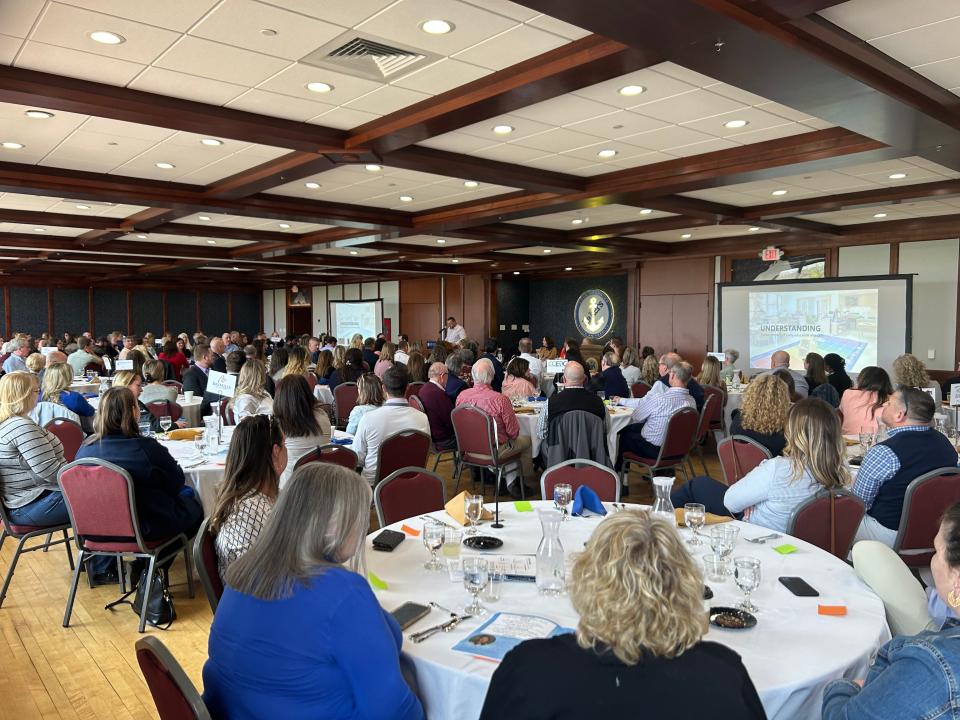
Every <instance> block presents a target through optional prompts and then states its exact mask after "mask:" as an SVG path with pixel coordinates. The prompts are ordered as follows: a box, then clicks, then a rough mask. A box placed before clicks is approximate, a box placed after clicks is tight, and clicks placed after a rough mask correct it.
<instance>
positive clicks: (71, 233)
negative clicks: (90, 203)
mask: <svg viewBox="0 0 960 720" xmlns="http://www.w3.org/2000/svg"><path fill="white" fill-rule="evenodd" d="M34 228H41V229H42V230H43V232H35V230H34ZM86 231H87V230H86V229H85V228H71V227H57V226H55V225H24V224H20V223H7V222H0V232H14V233H30V234H31V235H36V236H37V237H44V236H46V235H59V236H61V237H76V236H77V235H83V233H85V232H86Z"/></svg>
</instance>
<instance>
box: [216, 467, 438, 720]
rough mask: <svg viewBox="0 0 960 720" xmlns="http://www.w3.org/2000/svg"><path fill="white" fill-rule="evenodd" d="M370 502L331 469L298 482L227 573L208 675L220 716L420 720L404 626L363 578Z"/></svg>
mask: <svg viewBox="0 0 960 720" xmlns="http://www.w3.org/2000/svg"><path fill="white" fill-rule="evenodd" d="M370 497H371V490H370V486H369V485H368V484H367V483H366V482H365V481H363V480H362V479H361V478H360V476H359V475H357V473H355V472H351V471H350V470H347V469H345V468H341V467H338V466H336V465H332V464H328V463H309V464H307V465H304V466H303V467H301V468H299V469H298V470H297V471H296V472H295V473H294V474H293V479H292V480H291V481H290V483H289V485H287V487H286V488H284V490H283V492H281V493H280V499H279V500H278V501H277V504H276V505H275V506H274V509H273V511H272V513H271V514H270V518H269V519H268V520H267V522H266V525H265V526H264V528H263V530H262V531H261V532H260V535H259V536H258V537H257V539H256V540H255V541H254V543H253V545H252V546H251V547H250V549H249V550H247V552H246V553H245V554H244V555H243V556H242V557H240V559H238V560H237V561H236V562H234V563H233V564H232V565H231V566H230V569H229V570H228V571H227V575H226V578H225V581H226V586H227V587H226V588H225V590H224V593H223V597H222V598H221V599H220V604H219V605H218V607H217V613H216V615H215V616H214V618H213V627H212V628H211V629H210V642H209V648H208V654H209V659H208V660H207V662H206V664H205V665H204V667H203V685H204V696H203V699H204V702H206V704H207V707H208V708H209V709H210V714H211V715H212V716H213V717H223V718H227V717H245V718H288V719H291V720H292V719H296V718H308V717H309V718H319V717H342V718H347V717H349V718H391V720H393V719H396V720H419V719H421V718H423V717H424V714H423V708H422V707H421V705H420V701H419V700H418V699H417V697H416V696H415V695H414V694H413V692H412V691H411V690H410V688H409V687H408V686H407V684H406V682H405V681H404V679H403V676H402V675H401V671H400V646H401V644H402V642H403V635H402V634H401V632H400V626H399V625H397V623H396V621H395V620H394V619H393V617H392V616H391V615H390V614H389V613H388V612H386V611H385V610H383V609H382V608H381V607H380V603H379V602H378V601H377V598H376V597H375V596H374V594H373V591H372V590H371V589H370V585H369V584H368V582H367V579H366V577H365V573H363V566H364V563H363V544H364V535H365V533H366V531H367V528H368V526H369V524H370ZM347 564H349V567H347ZM358 571H360V572H358Z"/></svg>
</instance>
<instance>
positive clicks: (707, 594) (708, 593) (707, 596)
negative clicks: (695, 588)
mask: <svg viewBox="0 0 960 720" xmlns="http://www.w3.org/2000/svg"><path fill="white" fill-rule="evenodd" d="M703 599H704V600H713V590H711V589H710V586H709V585H704V586H703Z"/></svg>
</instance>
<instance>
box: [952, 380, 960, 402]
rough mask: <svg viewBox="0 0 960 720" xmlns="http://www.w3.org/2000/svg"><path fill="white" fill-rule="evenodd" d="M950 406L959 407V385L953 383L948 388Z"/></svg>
mask: <svg viewBox="0 0 960 720" xmlns="http://www.w3.org/2000/svg"><path fill="white" fill-rule="evenodd" d="M950 404H951V405H953V406H957V405H960V383H954V384H953V385H951V386H950Z"/></svg>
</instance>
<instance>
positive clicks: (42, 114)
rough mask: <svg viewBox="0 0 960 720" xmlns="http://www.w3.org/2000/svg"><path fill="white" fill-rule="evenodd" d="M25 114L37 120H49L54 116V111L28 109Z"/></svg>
mask: <svg viewBox="0 0 960 720" xmlns="http://www.w3.org/2000/svg"><path fill="white" fill-rule="evenodd" d="M24 115H26V116H27V117H28V118H33V119H35V120H47V119H48V118H52V117H53V113H52V112H47V111H46V110H27V111H26V112H25V113H24Z"/></svg>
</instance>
